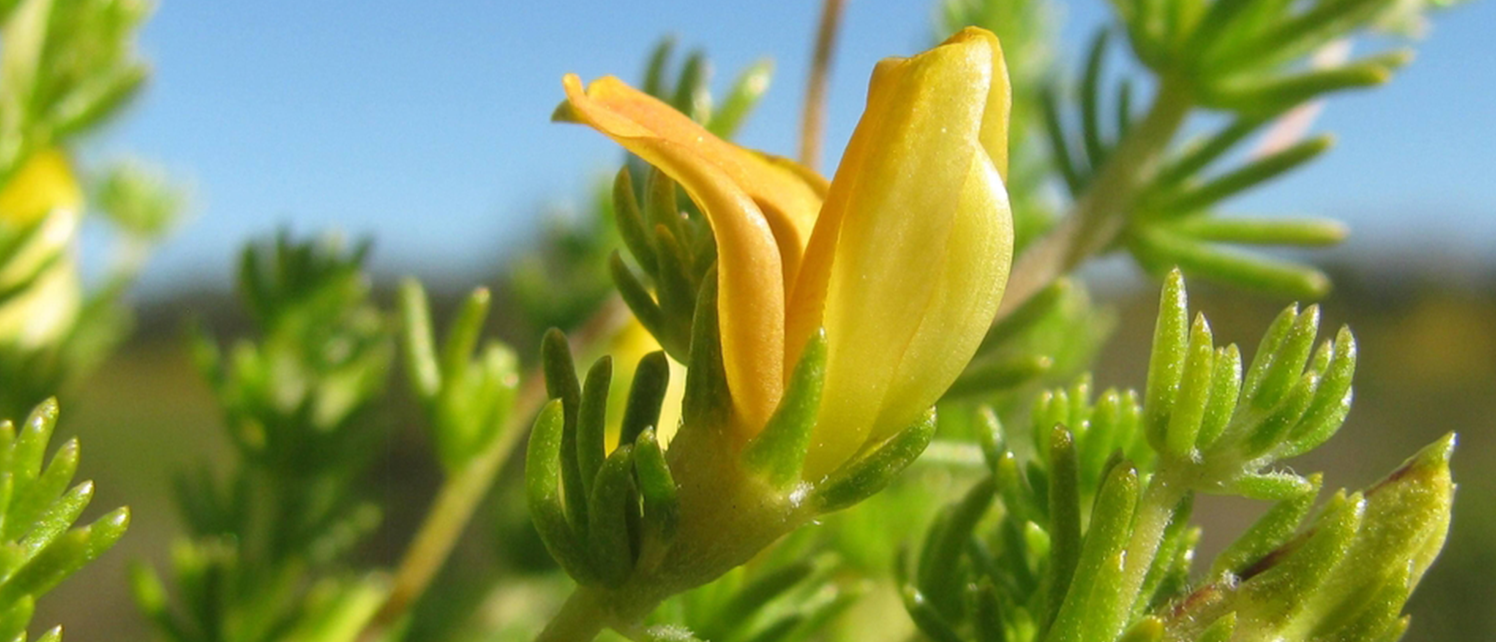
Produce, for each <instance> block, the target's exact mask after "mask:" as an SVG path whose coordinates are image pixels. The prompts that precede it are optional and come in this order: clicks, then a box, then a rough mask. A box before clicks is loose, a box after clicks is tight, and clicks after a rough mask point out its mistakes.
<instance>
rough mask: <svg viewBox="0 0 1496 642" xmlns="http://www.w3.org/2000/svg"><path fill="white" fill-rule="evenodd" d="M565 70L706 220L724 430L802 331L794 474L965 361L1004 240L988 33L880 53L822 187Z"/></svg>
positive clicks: (762, 390) (1003, 107)
mask: <svg viewBox="0 0 1496 642" xmlns="http://www.w3.org/2000/svg"><path fill="white" fill-rule="evenodd" d="M565 86H566V93H567V98H568V101H569V104H570V110H569V111H570V113H569V117H570V118H572V119H574V120H577V121H579V122H582V123H585V124H587V125H590V126H591V127H593V128H595V129H597V130H598V131H600V132H602V133H604V134H606V135H607V136H609V137H610V138H612V139H613V140H615V141H617V142H618V143H619V144H620V145H622V146H623V147H625V148H627V149H628V150H629V151H631V152H633V153H634V154H637V155H638V156H640V157H641V158H643V159H644V160H645V161H646V162H648V163H650V164H651V165H653V166H655V167H657V168H659V169H660V170H661V171H663V172H664V173H666V174H667V175H669V176H670V177H671V178H672V179H674V180H675V181H677V182H678V183H679V184H680V185H681V186H682V187H683V188H684V189H685V191H686V192H687V194H688V195H689V196H690V197H691V198H692V200H693V201H695V202H696V204H697V205H698V206H699V207H700V209H701V211H702V212H703V213H704V214H705V216H706V218H707V220H708V222H709V223H710V225H711V227H712V233H713V236H714V237H715V240H716V243H717V253H718V269H717V278H718V284H717V286H718V316H719V331H720V335H721V341H722V353H723V366H724V370H725V372H726V377H727V383H728V388H729V391H730V394H731V396H732V404H733V411H734V412H733V418H732V426H731V431H730V434H732V435H734V436H735V437H736V438H737V439H738V440H739V441H740V442H742V443H746V442H747V441H748V440H749V439H751V438H753V437H754V436H755V435H756V434H758V432H759V431H761V430H762V429H763V427H764V425H765V423H766V422H767V421H768V419H769V417H770V416H771V415H772V413H773V412H774V410H775V408H776V406H777V405H778V404H779V401H780V398H781V397H782V396H783V394H784V390H785V385H786V380H787V378H788V377H789V374H790V372H791V370H792V369H793V367H794V365H795V363H796V362H797V361H798V359H799V352H800V350H801V349H802V348H803V347H804V346H805V345H806V344H807V342H808V341H810V339H811V338H812V336H813V335H814V334H815V333H816V332H817V330H818V329H821V328H824V330H825V333H826V341H827V353H826V365H825V380H824V387H823V389H822V394H821V405H820V409H819V413H818V416H817V420H816V427H815V429H814V433H813V435H812V437H811V443H810V446H809V452H808V454H807V458H806V463H805V475H806V478H807V479H815V478H818V477H819V476H822V475H825V474H826V473H828V472H830V471H832V470H834V469H835V468H836V467H837V466H838V465H840V464H841V463H843V462H845V461H847V460H848V458H850V457H851V456H853V455H854V454H855V453H857V452H858V451H859V450H860V449H861V448H862V447H863V446H864V445H866V444H869V443H875V442H877V441H880V440H881V439H883V438H885V437H887V436H889V435H891V434H893V433H894V432H896V431H898V430H900V429H902V428H904V427H905V426H907V425H909V424H911V423H913V422H915V421H916V420H917V419H918V418H919V417H920V416H921V415H922V413H924V412H925V411H926V410H927V409H928V408H929V407H930V406H931V405H933V404H934V403H935V401H936V400H938V399H939V397H940V396H941V394H943V393H944V391H945V390H946V388H948V387H949V386H950V384H951V382H953V381H954V380H955V378H956V376H957V375H958V374H960V372H961V370H962V369H963V368H964V367H965V366H966V363H967V362H968V361H969V360H970V359H971V356H972V354H973V353H974V352H975V350H976V348H977V345H978V344H979V343H980V341H981V339H982V336H983V335H984V333H985V331H986V329H987V327H988V324H989V323H990V322H991V320H992V318H993V315H994V314H995V313H996V311H997V306H998V302H999V300H1000V299H1001V297H1002V292H1003V287H1004V285H1005V284H1006V282H1007V276H1008V269H1009V266H1010V263H1011V257H1012V247H1013V234H1012V218H1011V214H1010V211H1009V209H1008V199H1007V192H1006V189H1005V187H1004V185H1003V176H1004V174H1006V170H1007V167H1006V165H1007V128H1008V111H1009V106H1010V96H1009V85H1008V78H1007V71H1006V67H1005V66H1004V64H1003V56H1002V50H1001V48H1000V47H999V44H998V41H997V38H996V37H995V36H993V35H992V34H991V33H990V32H987V31H984V30H981V29H975V28H970V29H966V30H964V31H962V32H960V33H958V34H956V35H955V36H953V37H951V38H950V39H949V40H947V41H946V42H945V43H943V44H941V45H940V46H937V47H935V48H934V49H931V50H930V51H927V52H924V53H921V54H919V55H917V56H914V57H912V58H893V59H888V60H884V61H883V62H882V63H880V64H879V65H878V67H877V68H876V70H875V71H874V72H873V78H872V82H871V86H870V88H869V91H868V104H867V109H866V111H865V112H864V114H863V116H862V120H861V122H860V123H859V124H858V126H857V129H856V131H855V133H854V134H853V136H852V140H851V142H850V144H849V145H848V147H847V149H846V151H845V153H844V154H843V157H842V162H841V166H840V167H839V168H838V170H837V172H836V175H835V177H834V180H832V181H831V182H830V184H829V186H828V185H827V184H826V183H825V181H824V180H823V179H821V178H820V177H819V176H817V175H816V174H815V172H813V171H811V170H809V169H807V168H804V167H800V166H797V165H795V164H794V163H792V162H790V161H787V160H784V159H780V158H775V157H770V156H767V155H764V154H761V153H758V152H754V151H750V150H747V149H743V148H740V147H737V146H735V145H732V144H731V143H727V142H725V141H722V140H721V139H718V138H717V137H715V136H714V135H712V134H711V133H709V132H708V131H707V130H706V129H704V128H702V127H700V126H699V125H697V124H696V123H694V122H692V121H691V120H690V119H689V118H687V117H686V116H684V115H682V114H680V113H679V112H676V111H675V110H674V109H672V108H670V107H669V106H668V105H666V104H664V103H662V102H660V101H658V100H656V99H654V98H652V97H650V96H648V95H646V94H644V93H642V92H639V91H637V90H634V89H633V88H631V87H629V86H628V85H626V84H624V83H623V82H622V81H619V80H618V79H616V78H612V77H606V78H602V79H600V80H598V81H596V82H593V83H592V84H591V85H590V86H588V87H586V88H585V89H584V88H583V86H582V83H581V81H580V79H578V78H577V77H576V76H574V75H572V76H567V77H566V79H565Z"/></svg>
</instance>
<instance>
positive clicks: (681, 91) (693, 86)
mask: <svg viewBox="0 0 1496 642" xmlns="http://www.w3.org/2000/svg"><path fill="white" fill-rule="evenodd" d="M711 73H712V71H711V65H710V64H709V63H708V62H707V60H706V54H705V53H703V52H701V51H693V52H691V55H689V56H686V64H685V65H683V66H682V67H681V71H680V79H679V80H678V81H676V85H675V95H674V96H673V97H672V98H671V99H670V104H671V105H672V106H674V107H675V109H676V110H677V111H679V112H680V113H682V114H685V115H687V116H689V117H690V118H691V120H694V121H696V122H698V123H705V122H707V121H708V120H709V119H710V118H711V112H712V94H711V92H710V91H709V90H708V88H707V81H708V80H709V79H710V78H711Z"/></svg>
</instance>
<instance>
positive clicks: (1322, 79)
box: [1202, 50, 1413, 117]
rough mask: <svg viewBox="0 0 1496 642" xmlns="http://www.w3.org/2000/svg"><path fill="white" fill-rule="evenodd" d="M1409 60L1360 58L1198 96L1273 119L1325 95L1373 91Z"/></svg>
mask: <svg viewBox="0 0 1496 642" xmlns="http://www.w3.org/2000/svg"><path fill="white" fill-rule="evenodd" d="M1412 59H1413V56H1412V53H1411V52H1409V51H1407V50H1402V51H1396V52H1392V53H1387V54H1382V55H1378V56H1371V57H1368V58H1363V59H1361V60H1359V61H1356V62H1353V63H1350V64H1347V65H1342V66H1339V67H1333V68H1330V69H1324V70H1316V71H1306V72H1302V73H1297V74H1292V75H1288V76H1281V77H1275V78H1272V79H1270V80H1264V81H1258V82H1251V83H1241V84H1239V85H1237V86H1233V87H1229V88H1215V89H1213V90H1212V91H1210V92H1208V93H1206V94H1205V95H1204V96H1202V101H1203V102H1205V103H1206V104H1207V105H1209V106H1213V107H1220V108H1226V109H1232V110H1236V111H1238V112H1240V113H1243V114H1248V115H1254V116H1264V117H1267V116H1273V115H1276V114H1281V113H1283V112H1284V111H1287V110H1289V109H1292V108H1293V107H1296V106H1298V105H1300V104H1303V103H1304V102H1306V101H1308V100H1311V99H1314V98H1316V97H1319V96H1323V95H1325V94H1330V93H1334V92H1338V91H1345V90H1347V89H1361V88H1366V87H1375V86H1377V85H1381V84H1383V83H1386V82H1387V81H1388V80H1391V79H1392V74H1393V72H1395V71H1396V70H1398V69H1399V68H1401V67H1403V66H1404V65H1406V64H1408V62H1410V61H1411V60H1412Z"/></svg>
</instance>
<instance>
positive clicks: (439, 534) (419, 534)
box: [358, 296, 628, 642]
mask: <svg viewBox="0 0 1496 642" xmlns="http://www.w3.org/2000/svg"><path fill="white" fill-rule="evenodd" d="M627 318H628V313H627V308H625V307H624V306H623V304H622V302H621V301H620V300H619V299H618V297H617V296H614V297H613V298H610V299H608V300H607V301H606V302H604V303H603V304H602V305H601V306H600V307H598V309H597V311H596V312H595V313H594V314H593V316H592V318H591V319H590V320H588V321H587V323H586V324H584V325H583V326H582V328H581V330H580V331H579V332H577V338H578V341H577V345H579V346H581V350H582V351H583V352H587V351H588V350H589V346H593V345H595V344H596V343H597V342H599V341H601V340H603V339H607V338H611V337H612V336H613V335H614V334H615V333H616V332H617V330H618V328H620V327H622V326H623V323H624V321H625V320H626V319H627ZM524 382H525V383H524V386H523V387H522V388H520V390H519V393H518V394H517V395H516V398H515V400H514V407H513V409H512V410H511V411H510V413H509V416H508V418H507V419H506V420H505V423H504V426H503V427H502V428H501V429H500V430H499V435H498V436H497V437H496V438H494V440H493V441H492V442H490V443H489V445H488V447H487V448H485V449H484V450H483V451H482V452H480V453H478V455H477V456H475V457H473V459H472V461H470V462H469V463H468V465H467V466H466V467H464V468H463V469H462V470H461V471H459V472H457V473H456V474H454V475H451V476H449V477H448V478H447V480H446V482H445V483H443V484H442V487H441V488H440V489H439V490H438V491H437V495H436V500H435V501H434V502H433V503H432V508H431V512H430V513H427V515H426V520H425V521H424V522H422V523H421V527H420V530H418V531H416V535H415V538H414V539H412V540H411V543H410V548H408V549H406V551H405V555H404V556H403V557H402V558H401V560H400V566H399V567H398V568H397V569H396V571H395V576H394V581H393V582H392V583H391V587H390V593H389V597H388V598H386V599H385V602H384V604H383V605H381V606H380V607H379V610H378V611H377V612H376V613H375V614H374V617H373V618H372V619H370V620H369V623H368V624H367V625H366V626H365V627H364V630H363V632H361V633H360V634H359V637H358V639H359V641H360V642H374V641H376V640H380V639H383V637H384V635H385V633H386V632H387V631H388V630H389V629H390V628H391V627H393V626H394V625H395V624H396V623H398V622H399V621H400V620H401V618H403V617H405V614H406V612H407V611H409V610H410V607H411V606H413V605H414V604H415V602H416V600H418V599H419V598H420V597H421V595H422V594H423V593H425V592H426V588H427V587H428V586H430V585H431V580H432V579H434V578H435V577H436V573H437V571H440V570H441V568H442V566H443V565H444V564H446V561H447V557H448V556H449V555H451V553H452V548H453V547H454V546H456V545H457V540H458V538H459V537H461V536H462V533H463V531H464V530H466V529H467V525H468V523H469V522H470V521H472V517H473V511H475V510H477V508H478V504H479V503H480V502H482V500H483V498H484V497H485V496H487V495H488V489H489V488H490V487H491V486H493V482H494V478H495V477H497V476H498V474H499V471H500V470H502V469H503V466H504V462H506V461H508V460H509V459H510V454H511V453H513V452H514V447H515V445H516V444H518V443H519V442H520V441H521V439H522V438H523V437H525V436H526V435H527V434H529V432H528V430H527V428H528V425H529V422H530V421H533V420H534V417H535V413H537V412H539V410H540V407H541V405H542V404H544V403H545V401H546V395H545V378H544V376H543V375H541V373H540V371H539V369H538V367H537V368H534V369H531V371H530V372H528V373H526V375H525V377H524ZM588 639H591V638H588Z"/></svg>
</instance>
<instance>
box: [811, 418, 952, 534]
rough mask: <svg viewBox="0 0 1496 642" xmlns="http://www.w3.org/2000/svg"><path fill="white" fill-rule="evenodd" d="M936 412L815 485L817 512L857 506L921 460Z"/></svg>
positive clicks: (814, 493) (933, 428)
mask: <svg viewBox="0 0 1496 642" xmlns="http://www.w3.org/2000/svg"><path fill="white" fill-rule="evenodd" d="M935 426H936V422H935V409H934V408H931V409H930V410H929V411H928V412H926V413H925V416H924V417H923V418H922V419H920V420H919V421H916V422H915V423H914V424H913V425H911V426H909V427H908V428H905V429H903V430H901V431H899V432H898V433H896V434H894V436H892V437H890V438H888V440H887V441H885V442H883V444H882V445H879V446H878V447H876V448H874V449H873V451H872V452H869V453H867V454H866V455H863V456H862V457H860V458H858V459H856V460H853V461H851V462H848V463H846V464H842V466H841V467H840V468H838V469H836V471H835V472H832V473H831V475H829V476H827V477H826V479H825V480H824V481H822V482H820V483H818V484H816V487H815V490H814V491H812V493H811V498H810V501H811V502H812V505H813V506H815V507H817V509H818V512H822V513H829V512H831V511H835V510H841V509H843V508H846V507H848V506H851V505H853V504H856V503H858V502H860V501H862V500H864V499H867V498H868V497H871V496H872V495H873V494H875V493H877V492H878V491H880V490H883V488H884V487H886V486H888V484H889V483H890V482H892V481H893V478H894V477H895V476H897V475H898V474H899V473H900V472H901V471H903V470H904V469H905V468H907V467H908V466H909V464H911V463H913V462H914V460H915V459H918V458H919V455H920V453H922V452H924V451H925V447H926V446H929V445H930V440H931V439H932V438H934V437H935Z"/></svg>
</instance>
